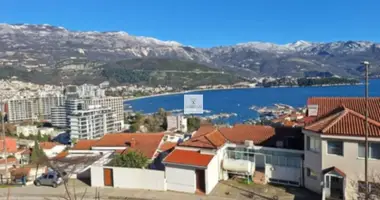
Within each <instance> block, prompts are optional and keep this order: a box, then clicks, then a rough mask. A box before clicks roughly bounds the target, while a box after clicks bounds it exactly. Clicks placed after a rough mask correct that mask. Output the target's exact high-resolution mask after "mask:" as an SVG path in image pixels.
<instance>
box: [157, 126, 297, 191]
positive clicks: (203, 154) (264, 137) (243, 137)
mask: <svg viewBox="0 0 380 200" xmlns="http://www.w3.org/2000/svg"><path fill="white" fill-rule="evenodd" d="M302 143H303V134H302V129H293V128H286V127H282V128H280V129H275V128H273V127H269V126H255V125H235V126H233V127H222V128H217V127H214V126H201V127H200V128H199V130H198V131H197V132H196V133H194V134H193V136H192V137H191V138H190V139H189V140H187V141H184V142H183V143H180V144H179V145H177V146H176V147H175V148H174V150H173V151H172V152H171V153H170V154H169V155H168V156H167V157H166V158H165V159H164V160H163V163H164V164H165V173H166V184H167V188H168V190H174V191H180V192H188V193H198V192H200V193H205V194H209V193H210V192H211V191H212V190H213V188H214V187H215V186H216V184H217V183H218V182H219V181H220V180H226V179H228V177H229V176H231V175H232V176H243V177H245V178H249V179H253V180H255V177H256V176H257V175H258V174H259V175H260V174H264V177H263V180H259V181H262V182H264V183H265V182H275V183H287V184H291V185H301V181H302V180H301V175H302V167H301V165H302V155H303V144H302ZM276 170H277V171H278V172H277V171H276ZM179 174H180V176H179Z"/></svg>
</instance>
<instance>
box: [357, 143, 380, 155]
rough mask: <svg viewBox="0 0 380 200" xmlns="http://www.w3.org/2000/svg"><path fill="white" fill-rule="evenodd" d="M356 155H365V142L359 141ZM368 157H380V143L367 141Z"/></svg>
mask: <svg viewBox="0 0 380 200" xmlns="http://www.w3.org/2000/svg"><path fill="white" fill-rule="evenodd" d="M358 157H359V158H364V157H365V143H364V142H360V143H359V148H358ZM368 157H369V158H372V159H380V143H375V142H369V143H368Z"/></svg>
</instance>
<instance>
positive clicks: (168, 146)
mask: <svg viewBox="0 0 380 200" xmlns="http://www.w3.org/2000/svg"><path fill="white" fill-rule="evenodd" d="M175 146H177V143H175V142H165V143H163V144H161V146H160V151H169V150H171V149H174V147H175Z"/></svg>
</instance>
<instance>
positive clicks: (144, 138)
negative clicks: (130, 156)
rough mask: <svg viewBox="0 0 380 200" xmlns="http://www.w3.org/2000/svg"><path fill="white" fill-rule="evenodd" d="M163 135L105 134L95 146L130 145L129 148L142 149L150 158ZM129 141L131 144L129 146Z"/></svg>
mask: <svg viewBox="0 0 380 200" xmlns="http://www.w3.org/2000/svg"><path fill="white" fill-rule="evenodd" d="M163 137H164V134H163V133H114V134H107V135H105V136H103V137H102V138H101V139H99V141H98V142H96V143H95V144H94V145H93V147H126V148H127V147H128V149H129V150H136V151H140V152H141V153H143V154H144V155H145V156H147V157H148V158H152V157H153V156H154V155H155V152H156V151H157V149H158V148H159V146H160V144H161V141H162V138H163ZM127 143H130V144H131V146H130V147H129V146H128V145H127ZM132 143H133V144H132Z"/></svg>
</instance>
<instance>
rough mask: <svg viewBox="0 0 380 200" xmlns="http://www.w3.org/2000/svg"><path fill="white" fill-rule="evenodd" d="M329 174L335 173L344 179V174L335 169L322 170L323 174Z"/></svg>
mask: <svg viewBox="0 0 380 200" xmlns="http://www.w3.org/2000/svg"><path fill="white" fill-rule="evenodd" d="M329 172H335V173H337V174H339V175H341V176H343V177H346V173H344V172H343V171H342V170H340V169H338V168H337V167H329V168H326V169H324V170H322V173H323V174H327V173H329Z"/></svg>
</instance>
